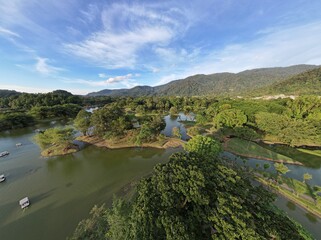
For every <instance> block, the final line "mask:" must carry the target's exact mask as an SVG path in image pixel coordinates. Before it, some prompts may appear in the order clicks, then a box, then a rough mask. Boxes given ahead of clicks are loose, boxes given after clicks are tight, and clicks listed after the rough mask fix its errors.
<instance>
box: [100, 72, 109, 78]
mask: <svg viewBox="0 0 321 240" xmlns="http://www.w3.org/2000/svg"><path fill="white" fill-rule="evenodd" d="M98 77H100V78H106V77H107V75H106V74H105V73H99V74H98Z"/></svg>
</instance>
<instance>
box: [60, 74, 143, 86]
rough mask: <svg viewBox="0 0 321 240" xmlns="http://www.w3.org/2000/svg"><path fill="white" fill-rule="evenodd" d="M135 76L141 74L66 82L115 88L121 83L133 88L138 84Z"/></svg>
mask: <svg viewBox="0 0 321 240" xmlns="http://www.w3.org/2000/svg"><path fill="white" fill-rule="evenodd" d="M99 75H100V77H103V76H105V74H99ZM134 77H139V74H131V73H129V74H127V75H122V76H115V77H110V78H107V79H106V80H103V81H94V80H85V79H65V80H64V82H66V83H79V84H84V85H88V86H92V87H108V88H115V86H119V84H120V85H123V86H125V87H127V88H131V87H134V86H137V85H138V83H137V81H136V79H134Z"/></svg>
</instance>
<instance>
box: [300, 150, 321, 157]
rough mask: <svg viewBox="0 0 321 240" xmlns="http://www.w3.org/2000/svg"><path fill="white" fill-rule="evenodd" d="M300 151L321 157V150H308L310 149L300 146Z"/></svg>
mask: <svg viewBox="0 0 321 240" xmlns="http://www.w3.org/2000/svg"><path fill="white" fill-rule="evenodd" d="M298 150H299V151H300V152H304V153H307V154H311V155H315V156H318V157H321V150H308V149H303V148H298Z"/></svg>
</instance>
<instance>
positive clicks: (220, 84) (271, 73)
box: [88, 65, 318, 97]
mask: <svg viewBox="0 0 321 240" xmlns="http://www.w3.org/2000/svg"><path fill="white" fill-rule="evenodd" d="M317 67H318V66H314V65H296V66H291V67H283V68H282V67H279V68H262V69H253V70H247V71H243V72H240V73H237V74H234V73H216V74H210V75H204V74H199V75H195V76H190V77H187V78H185V79H181V80H175V81H172V82H169V83H167V84H164V85H160V86H156V87H149V86H137V87H134V88H131V89H117V90H109V89H105V90H101V91H99V92H94V93H90V94H88V96H113V97H120V96H131V97H139V96H237V95H245V96H247V95H248V92H249V91H252V90H254V89H257V88H260V87H265V86H269V85H271V84H274V83H275V84H277V83H281V82H283V81H286V80H287V79H288V78H291V77H293V76H295V75H297V74H300V73H303V72H305V71H308V70H311V69H315V68H317ZM279 90H280V89H279ZM281 90H283V89H281ZM264 93H265V92H264ZM280 93H287V92H283V91H280V92H277V94H280Z"/></svg>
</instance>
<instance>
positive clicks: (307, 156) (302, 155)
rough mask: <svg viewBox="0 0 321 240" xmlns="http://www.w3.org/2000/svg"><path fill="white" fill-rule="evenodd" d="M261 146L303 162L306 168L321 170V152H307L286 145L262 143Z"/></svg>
mask: <svg viewBox="0 0 321 240" xmlns="http://www.w3.org/2000/svg"><path fill="white" fill-rule="evenodd" d="M260 146H262V147H264V148H267V149H269V150H271V151H274V152H277V153H279V154H282V155H285V156H287V157H289V158H292V159H294V160H295V161H298V162H301V163H303V165H304V166H307V167H310V168H321V156H320V155H321V150H307V149H301V148H294V147H290V146H286V145H268V144H264V143H260ZM319 154H320V155H319Z"/></svg>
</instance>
